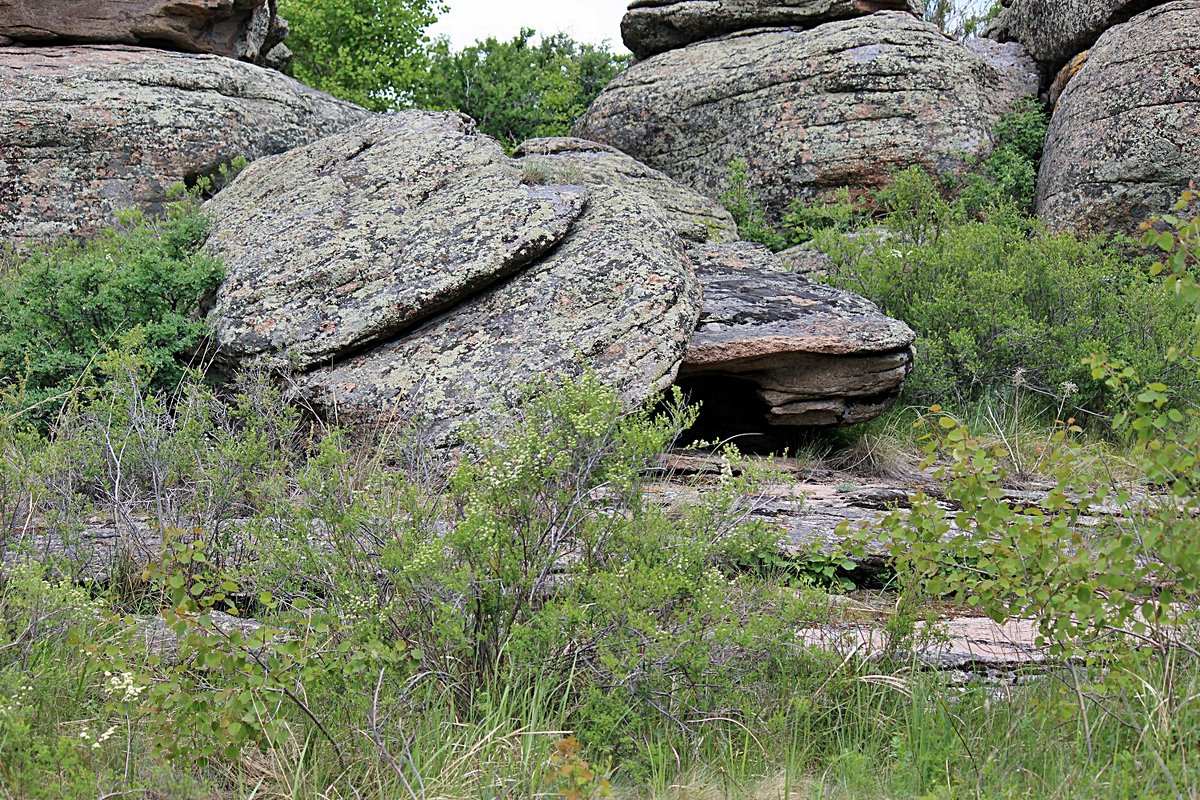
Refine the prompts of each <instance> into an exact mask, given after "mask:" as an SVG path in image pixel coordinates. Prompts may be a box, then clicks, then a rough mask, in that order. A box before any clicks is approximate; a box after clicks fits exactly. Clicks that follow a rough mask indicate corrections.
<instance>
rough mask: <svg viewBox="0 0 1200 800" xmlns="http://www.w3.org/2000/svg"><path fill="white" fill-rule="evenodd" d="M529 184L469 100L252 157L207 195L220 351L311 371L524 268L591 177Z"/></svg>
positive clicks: (579, 200)
mask: <svg viewBox="0 0 1200 800" xmlns="http://www.w3.org/2000/svg"><path fill="white" fill-rule="evenodd" d="M523 181H524V174H523V171H522V169H521V168H520V167H519V166H518V165H517V164H514V163H513V162H512V161H511V160H510V159H508V158H507V157H506V156H505V155H504V151H503V150H502V149H501V148H500V146H499V144H497V143H496V142H495V141H494V140H492V139H489V138H487V137H484V136H480V135H478V134H477V133H476V132H475V124H474V122H472V121H471V120H470V119H468V118H467V117H464V116H462V115H460V114H457V113H449V114H426V113H422V112H406V113H402V114H398V115H395V116H385V117H378V118H376V119H374V120H371V121H368V122H366V123H363V124H361V125H358V126H356V127H354V128H352V129H350V130H347V131H345V132H343V133H340V134H337V135H334V136H331V137H328V138H325V139H322V140H320V141H317V142H314V143H312V144H310V145H308V146H307V147H302V148H298V149H296V150H293V151H291V152H289V153H285V154H283V155H280V156H276V157H274V158H270V159H264V160H262V161H259V162H257V163H255V164H253V165H251V166H250V168H249V169H248V170H247V171H246V173H245V174H244V175H243V177H242V178H240V179H239V180H237V181H235V182H234V183H233V185H232V186H230V187H229V188H228V189H226V190H225V191H223V192H221V193H220V194H218V195H217V196H216V197H215V198H214V199H213V200H212V201H210V202H209V204H208V206H207V211H208V213H209V214H210V216H211V217H212V219H213V223H212V232H211V234H210V237H209V241H208V248H209V250H210V251H212V252H213V253H214V254H216V255H218V256H220V257H221V259H222V261H223V263H224V264H225V270H226V279H225V283H224V284H223V285H222V286H221V289H220V291H219V293H218V295H217V300H216V306H215V308H214V309H213V311H212V313H211V314H210V319H211V321H212V326H213V331H214V335H215V339H216V343H217V346H218V352H219V354H220V356H221V357H222V358H224V359H225V360H226V361H230V362H235V363H236V362H238V361H241V360H245V359H247V358H251V357H253V356H256V355H260V354H265V353H272V352H277V351H279V352H285V353H286V354H287V355H288V357H289V359H290V360H291V362H292V363H293V365H294V366H295V367H297V368H299V369H307V368H309V367H313V366H316V365H319V364H322V363H327V362H329V361H330V360H331V359H336V358H338V357H340V356H342V355H343V354H345V353H346V352H347V351H349V350H361V349H362V348H364V347H367V346H369V345H371V344H374V343H376V342H379V341H381V340H383V339H387V338H390V337H393V336H395V335H396V334H397V333H399V332H400V331H402V330H403V329H404V328H407V327H411V326H412V325H414V324H415V323H417V322H419V321H421V320H423V319H427V318H429V317H431V316H433V315H434V314H437V313H439V312H441V311H443V310H445V309H446V308H449V307H450V306H453V305H455V304H456V303H459V302H460V301H462V300H463V299H465V298H466V297H468V296H470V295H472V294H474V293H476V292H478V291H479V290H480V289H482V288H484V287H486V286H488V285H490V284H492V283H495V282H496V281H497V280H500V279H501V278H504V277H507V276H508V275H511V274H512V273H514V272H516V271H518V270H520V269H521V268H523V267H526V266H528V265H529V264H531V263H533V262H534V261H536V260H537V259H538V258H539V257H540V256H542V255H543V254H544V253H545V252H546V251H547V250H548V249H549V248H550V247H552V246H554V245H556V244H557V243H558V242H559V240H561V239H562V238H563V237H564V236H565V235H566V233H567V231H568V229H570V227H571V224H572V223H573V222H574V221H575V219H576V218H577V217H578V216H579V214H580V211H581V210H582V207H583V202H584V190H583V189H582V188H580V187H578V186H556V185H532V186H531V185H527V184H525V183H524V182H523Z"/></svg>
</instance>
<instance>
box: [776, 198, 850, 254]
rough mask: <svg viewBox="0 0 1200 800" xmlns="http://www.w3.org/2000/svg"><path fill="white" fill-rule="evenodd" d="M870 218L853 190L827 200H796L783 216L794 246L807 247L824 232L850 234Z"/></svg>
mask: <svg viewBox="0 0 1200 800" xmlns="http://www.w3.org/2000/svg"><path fill="white" fill-rule="evenodd" d="M870 219H871V215H870V213H869V212H868V211H867V210H866V208H865V207H864V205H863V204H862V203H860V202H856V201H855V199H854V198H853V197H852V195H851V194H850V190H849V189H847V188H846V187H842V188H840V189H838V190H837V191H836V192H834V194H833V196H832V197H830V198H826V199H823V200H814V199H811V198H797V199H796V200H794V201H793V202H792V204H791V206H790V207H789V208H788V212H787V214H785V215H784V217H783V229H784V230H785V231H786V232H787V239H788V242H789V243H790V244H803V243H805V242H808V241H810V240H812V239H813V238H814V237H815V236H817V235H818V234H819V233H820V232H822V231H832V232H835V233H850V232H851V231H854V230H856V229H858V228H861V227H863V226H864V225H865V224H867V223H868V222H869V221H870Z"/></svg>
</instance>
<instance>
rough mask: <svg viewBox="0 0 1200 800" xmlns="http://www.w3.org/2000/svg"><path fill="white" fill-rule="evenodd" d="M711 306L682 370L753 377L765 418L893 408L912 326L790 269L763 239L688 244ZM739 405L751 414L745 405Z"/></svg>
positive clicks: (907, 363) (848, 419)
mask: <svg viewBox="0 0 1200 800" xmlns="http://www.w3.org/2000/svg"><path fill="white" fill-rule="evenodd" d="M690 254H691V256H692V262H693V264H694V265H695V268H696V274H697V275H698V276H699V278H700V282H701V283H702V284H703V286H704V311H703V313H702V314H701V316H700V323H699V325H698V326H697V328H696V334H695V336H693V337H692V342H691V344H690V345H689V347H688V351H687V356H686V357H685V358H684V362H683V365H682V366H681V367H680V370H679V379H680V383H681V384H682V385H684V386H687V385H688V384H689V383H691V382H692V381H694V380H695V379H696V378H697V377H704V378H711V377H713V376H723V377H728V378H733V379H738V380H740V381H749V382H752V383H753V384H754V385H755V386H756V387H757V393H758V396H759V398H761V400H762V401H763V402H764V403H765V404H766V409H767V410H766V418H765V420H747V421H746V423H745V424H746V427H747V428H748V429H753V428H754V426H755V425H756V424H757V425H759V426H761V425H762V423H763V422H764V421H765V422H766V423H767V424H769V425H774V426H780V425H789V426H822V425H844V424H850V423H855V422H863V421H865V420H868V419H871V418H872V417H874V416H876V415H877V414H879V413H881V412H883V411H885V410H886V409H887V408H888V407H890V405H891V403H892V401H893V400H894V399H895V398H896V396H897V395H898V394H899V393H900V389H901V387H902V386H903V384H904V379H905V378H906V377H907V375H908V372H909V370H910V369H911V367H912V360H913V355H912V350H911V349H910V346H911V345H912V343H913V339H914V338H915V334H914V333H913V332H912V330H911V329H910V328H909V327H908V326H907V325H905V324H904V323H902V322H899V321H897V320H894V319H892V318H890V317H888V316H886V315H885V314H883V313H882V312H881V311H880V310H879V309H878V308H877V307H876V306H875V305H874V304H873V303H871V302H869V301H867V300H864V299H863V298H861V297H859V296H857V295H854V294H851V293H849V292H844V291H842V290H840V289H834V288H832V287H830V286H825V285H823V284H819V283H813V282H812V281H809V280H807V279H805V278H804V277H802V276H799V275H796V274H794V273H790V272H787V271H785V270H784V269H783V268H782V265H781V264H780V263H779V261H778V259H777V258H776V257H775V256H773V255H772V254H771V253H770V251H768V250H766V249H765V248H763V247H760V246H758V245H753V244H749V243H746V242H739V243H735V244H697V245H692V246H691V248H690ZM742 413H746V411H745V410H744V409H743V411H742Z"/></svg>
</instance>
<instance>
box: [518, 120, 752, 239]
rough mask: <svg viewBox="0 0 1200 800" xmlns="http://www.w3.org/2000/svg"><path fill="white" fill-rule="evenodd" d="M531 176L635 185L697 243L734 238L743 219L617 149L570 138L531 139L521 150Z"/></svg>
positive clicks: (631, 187)
mask: <svg viewBox="0 0 1200 800" xmlns="http://www.w3.org/2000/svg"><path fill="white" fill-rule="evenodd" d="M516 155H517V156H518V157H521V164H522V165H523V167H524V169H525V173H526V175H527V176H534V177H535V178H536V179H538V180H540V181H542V182H545V181H554V180H557V181H572V182H579V183H582V184H585V185H587V186H614V187H619V188H621V189H634V190H637V191H639V192H642V193H643V194H645V195H647V196H649V197H651V198H652V199H654V201H655V202H657V203H658V204H659V206H661V207H662V209H663V211H664V212H665V213H666V215H667V219H668V221H669V222H670V223H671V225H672V226H673V227H674V228H675V232H676V233H678V234H679V235H680V236H682V237H683V238H685V239H690V240H693V241H699V242H703V241H714V242H732V241H736V240H737V238H738V232H737V223H736V222H735V221H734V219H733V216H732V215H731V214H730V213H729V212H728V211H726V210H725V209H724V208H723V207H722V206H721V205H720V204H719V203H717V202H716V201H714V200H710V199H709V198H707V197H705V196H704V195H702V194H700V193H699V192H696V191H694V190H692V189H689V188H688V187H686V186H683V185H682V184H680V183H677V182H676V181H674V180H673V179H671V178H669V177H668V176H667V175H665V174H663V173H662V172H659V171H658V170H656V169H654V168H652V167H648V166H646V165H645V164H643V163H641V162H640V161H637V160H636V159H633V158H630V157H629V156H627V155H625V154H624V153H622V152H620V151H619V150H616V149H614V148H612V147H607V146H605V145H602V144H598V143H596V142H589V141H586V140H583V139H573V138H570V137H558V138H545V139H530V140H529V141H527V142H525V143H524V144H522V145H521V146H520V147H518V148H517V150H516Z"/></svg>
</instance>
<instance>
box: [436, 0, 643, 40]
mask: <svg viewBox="0 0 1200 800" xmlns="http://www.w3.org/2000/svg"><path fill="white" fill-rule="evenodd" d="M628 2H629V0H447V3H446V4H447V5H448V6H450V10H449V11H448V12H447V13H445V14H443V15H442V17H441V19H439V20H438V22H437V24H436V25H434V26H433V27H432V28H430V29H429V32H430V34H432V35H433V36H447V37H449V39H450V42H451V44H452V45H453V46H454V49H455V50H461V49H462V48H464V47H469V46H470V45H472V44H474V43H475V41H476V40H477V39H486V38H487V37H488V36H495V37H496V38H497V39H500V40H505V39H511V38H512V37H514V36H516V35H517V33H519V32H520V30H521V28H533V29H534V30H535V31H537V32H538V33H567V34H570V36H571V37H572V38H574V39H576V40H577V41H580V42H591V43H593V44H599V43H600V42H602V41H604V40H605V39H608V40H609V43H610V44H611V45H612V47H613V49H614V50H616V51H617V52H620V53H624V52H627V51H626V50H625V46H624V45H622V44H621V16H622V15H623V14H624V13H625V6H626V5H627V4H628Z"/></svg>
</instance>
